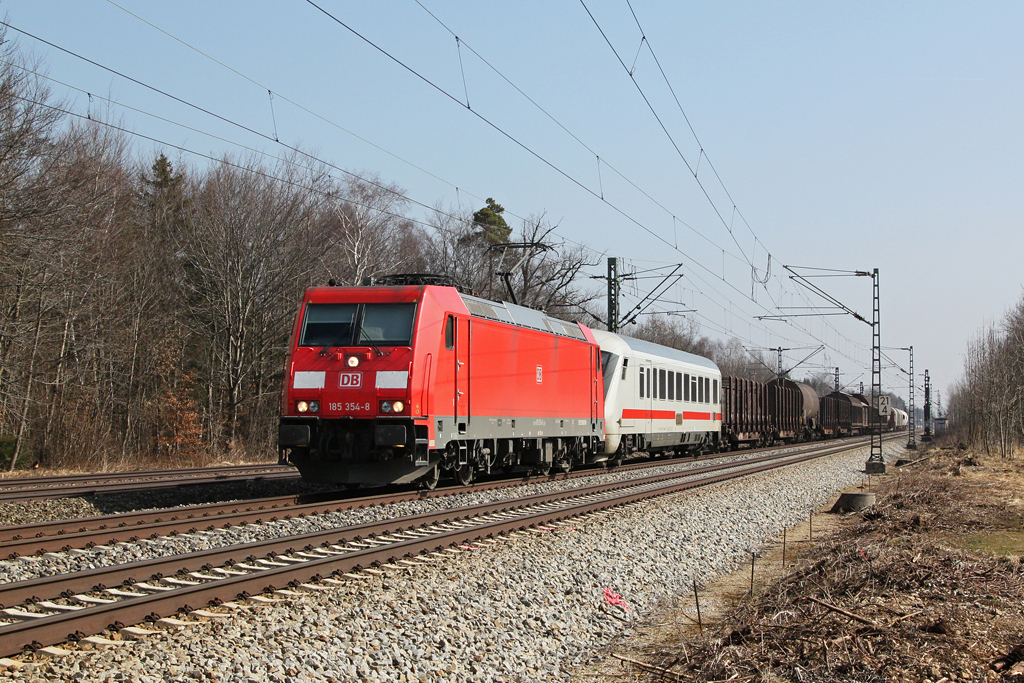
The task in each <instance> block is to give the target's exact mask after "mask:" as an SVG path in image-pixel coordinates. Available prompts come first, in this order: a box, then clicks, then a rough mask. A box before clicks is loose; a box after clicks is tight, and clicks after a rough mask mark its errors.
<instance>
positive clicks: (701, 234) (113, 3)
mask: <svg viewBox="0 0 1024 683" xmlns="http://www.w3.org/2000/svg"><path fill="white" fill-rule="evenodd" d="M108 2H110V3H111V4H112V5H114V6H115V7H119V8H120V9H122V10H124V8H122V7H121V6H120V5H117V3H115V2H113V0H108ZM310 4H313V5H314V6H316V5H315V4H314V3H310ZM418 4H420V6H421V7H423V5H422V3H418ZM423 9H424V10H426V8H425V7H424V8H423ZM124 11H125V12H127V13H128V14H130V15H131V16H134V17H136V18H137V19H139V20H140V21H143V22H144V23H147V24H148V25H150V26H152V27H153V28H155V29H157V30H159V31H161V32H162V33H164V34H166V35H168V36H169V37H171V38H173V39H174V40H176V41H178V42H180V43H182V44H183V45H186V46H187V47H189V48H190V49H193V50H195V51H196V52H198V53H200V54H202V55H204V56H206V57H207V58H209V59H211V60H213V61H215V62H217V63H218V64H221V65H222V66H224V67H225V68H227V69H229V70H231V71H232V72H234V73H236V74H238V75H240V76H242V77H243V78H246V79H247V80H249V81H250V82H253V83H255V82H256V81H254V80H253V79H251V78H249V77H248V76H245V75H244V74H241V72H239V71H237V70H236V69H233V68H231V67H229V66H227V65H224V64H223V63H222V62H219V61H218V60H215V59H214V58H212V57H210V56H209V55H206V53H204V52H202V51H200V50H198V49H197V48H194V47H192V46H191V45H189V44H188V43H185V42H184V41H182V40H181V39H179V38H177V37H175V36H173V35H171V34H170V33H168V32H166V31H164V30H163V29H161V28H159V27H157V26H155V25H154V24H152V23H151V22H148V21H146V20H145V19H142V18H141V17H138V15H135V14H133V13H131V12H130V11H128V10H124ZM426 11H427V12H428V13H429V10H426ZM431 16H434V15H433V14H431ZM434 18H435V20H437V18H436V16H435V17H434ZM438 21H439V20H438ZM439 23H441V24H442V26H444V24H443V22H440V21H439ZM445 28H446V29H447V26H445ZM448 30H449V31H450V29H448ZM452 35H453V36H455V34H454V32H452ZM360 37H361V36H360ZM455 37H456V38H458V36H455ZM364 40H365V39H364ZM459 45H460V46H461V45H465V41H460V43H459ZM375 47H376V46H375ZM466 47H467V49H469V50H471V51H472V52H473V53H474V54H475V55H477V56H478V58H480V59H481V60H482V61H483V62H484V63H485V64H488V66H489V67H491V68H492V69H494V67H493V66H491V65H490V64H489V62H487V61H486V60H485V59H483V58H482V57H481V56H480V55H479V53H477V52H476V51H475V50H473V49H472V47H471V46H468V45H466ZM378 49H379V48H378ZM460 59H461V52H460ZM403 66H404V65H403ZM406 68H408V67H406ZM494 70H495V72H496V73H498V74H499V76H501V77H502V78H503V79H505V80H506V81H507V82H509V83H510V84H511V85H512V86H513V87H514V88H516V90H517V91H519V92H520V93H522V94H523V96H524V97H526V98H527V99H528V100H529V101H531V102H533V103H534V105H535V106H537V107H538V108H539V109H541V111H544V110H543V109H542V108H540V107H539V105H537V104H536V103H535V102H534V101H533V100H532V99H530V98H529V97H528V96H526V94H525V93H523V92H522V90H521V89H519V88H518V87H517V86H515V84H512V83H511V81H508V79H507V78H505V77H504V76H503V75H502V74H501V73H500V72H498V71H497V70H496V69H494ZM435 87H436V86H435ZM449 97H452V96H450V95H449ZM452 99H455V98H452ZM455 101H458V100H455ZM289 102H292V104H294V105H295V106H297V107H299V108H300V109H302V110H304V111H307V112H310V113H312V114H314V115H315V116H318V117H319V118H321V119H323V120H327V119H325V118H324V117H322V116H320V115H318V114H315V113H314V112H311V111H310V110H308V109H307V108H305V107H302V106H301V105H299V104H298V103H295V102H293V101H291V100H289ZM544 113H545V114H546V115H548V116H549V118H552V120H554V119H553V117H550V115H549V114H547V112H546V111H545V112H544ZM328 122H329V123H331V124H332V125H335V126H336V127H338V128H339V129H340V130H343V131H345V132H347V133H349V134H352V133H351V132H350V131H347V130H346V129H344V128H342V127H340V126H337V124H336V123H334V122H330V121H329V120H328ZM556 123H558V122H557V121H556ZM558 125H559V126H561V124H560V123H558ZM561 127H562V128H563V129H565V127H564V126H561ZM565 130H566V132H568V133H569V134H570V135H572V133H571V132H570V131H568V129H565ZM352 135H355V134H352ZM572 136H573V137H574V138H575V139H577V141H579V142H580V144H583V143H582V141H580V140H579V138H578V137H576V136H575V135H572ZM355 137H357V138H358V139H361V140H365V139H364V138H361V137H360V136H355ZM366 142H368V144H371V145H373V143H369V141H366ZM373 146H374V147H375V148H377V149H381V150H382V151H385V152H386V153H388V154H390V155H391V156H393V157H395V158H397V159H400V160H402V161H405V160H404V159H402V158H401V157H398V156H397V155H394V154H393V153H390V152H387V150H384V149H383V148H381V147H379V146H377V145H373ZM709 161H710V160H709ZM406 163H409V162H406ZM410 165H412V164H410ZM605 165H606V166H608V167H609V168H610V169H611V170H613V171H615V172H616V173H618V172H617V171H616V170H615V169H614V168H613V167H611V166H610V165H609V164H608V163H607V162H605ZM413 166H414V167H415V165H413ZM416 168H419V167H416ZM419 170H423V169H419ZM424 172H426V173H427V174H428V175H431V176H432V177H435V178H438V177H437V176H436V175H434V174H431V173H429V171H424ZM618 175H620V176H621V177H623V178H625V177H624V176H622V174H621V173H618ZM626 181H627V182H629V183H630V184H631V185H633V186H634V187H637V186H636V185H635V183H633V182H632V181H630V180H629V179H628V178H626ZM442 182H446V181H442ZM448 184H449V185H451V186H454V187H456V188H457V187H458V186H455V185H453V184H452V183H448ZM637 189H640V188H638V187H637ZM457 191H458V190H457ZM640 191H641V192H642V193H643V194H645V196H648V198H650V199H651V200H652V201H655V203H657V202H656V200H654V199H653V197H650V195H648V194H647V193H646V192H644V191H643V190H642V189H640ZM591 193H592V192H591ZM467 194H469V193H467ZM592 194H593V193H592ZM602 194H603V193H602ZM477 199H479V198H477ZM606 203H607V202H606ZM659 206H662V205H660V204H659ZM613 208H614V209H615V210H618V209H617V207H613ZM662 208H665V207H663V206H662ZM510 213H511V212H510ZM620 213H622V212H621V211H620ZM512 215H514V214H512ZM740 216H741V219H743V220H744V221H745V218H743V216H742V214H740ZM675 220H676V217H675V216H674V215H673V225H674V222H675ZM634 222H636V221H634ZM679 222H682V223H683V224H684V225H686V227H688V229H690V230H691V231H694V232H695V233H696V234H698V235H699V236H701V237H702V238H704V239H708V238H707V237H706V236H705V235H703V233H700V232H699V231H696V230H695V229H694V228H693V227H692V226H690V225H688V224H687V223H685V222H684V221H679ZM636 223H637V224H638V225H640V224H639V223H638V222H636ZM640 227H642V228H644V229H645V230H647V231H648V232H651V234H652V235H654V233H653V232H652V231H650V230H649V229H647V228H646V227H645V226H643V225H640ZM748 227H749V226H748ZM654 236H656V237H658V238H659V239H661V238H660V236H657V235H654ZM567 241H570V242H572V240H567ZM662 241H663V242H666V241H665V240H664V239H662ZM666 243H667V242H666ZM711 243H712V244H714V242H713V241H711ZM577 244H578V243H577ZM677 244H678V243H677V242H676V244H674V245H672V246H673V247H674V248H676V249H677V250H678V246H677ZM581 246H582V245H581ZM716 246H717V245H716ZM588 249H589V248H588ZM589 250H590V251H593V252H595V253H597V252H596V250H593V249H589ZM722 251H723V253H725V252H726V250H724V249H723V250H722ZM729 255H730V256H733V255H732V254H731V253H730V254H729ZM684 256H686V257H687V258H689V257H688V255H686V254H684ZM733 257H734V256H733ZM734 258H735V257H734ZM698 265H701V264H698ZM709 272H710V271H709ZM754 273H755V277H756V268H755V269H754ZM712 275H714V274H713V273H712ZM718 279H721V280H722V281H726V282H727V280H726V278H725V273H723V276H722V277H721V278H718ZM727 284H729V286H730V287H731V288H732V289H734V290H736V287H735V286H733V285H732V284H731V283H727ZM736 291H737V292H738V293H740V294H741V295H742V292H739V290H736ZM769 296H770V295H769ZM797 329H801V331H803V332H804V333H805V334H810V332H809V331H808V330H805V329H802V328H799V327H798V326H797ZM765 332H766V333H767V332H768V330H767V329H765ZM773 334H774V333H773Z"/></svg>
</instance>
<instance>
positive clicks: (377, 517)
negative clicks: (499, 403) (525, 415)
mask: <svg viewBox="0 0 1024 683" xmlns="http://www.w3.org/2000/svg"><path fill="white" fill-rule="evenodd" d="M795 450H796V449H793V448H788V449H784V450H780V451H777V453H780V454H785V453H788V452H790V451H795ZM758 455H760V454H758ZM751 457H752V456H751V455H750V454H743V453H739V454H735V455H727V456H722V457H719V458H715V459H714V461H713V462H715V463H731V462H734V463H736V464H737V465H741V464H742V463H743V461H745V460H747V459H749V458H751ZM707 464H709V461H707V460H700V461H695V460H675V461H670V464H666V465H664V466H661V467H654V468H646V469H642V470H612V471H608V472H601V471H600V470H596V471H595V474H594V476H592V477H581V478H577V479H566V480H558V481H548V482H542V483H534V484H526V485H523V486H513V487H508V488H504V489H493V490H490V491H484V490H480V491H469V492H466V493H459V494H453V495H450V496H443V497H438V498H426V499H422V500H411V501H405V502H401V503H395V504H391V505H377V506H372V507H365V508H357V509H353V510H344V511H339V512H329V513H324V514H319V515H310V516H306V517H293V518H291V519H278V520H276V521H265V522H262V523H258V524H256V523H254V524H247V525H244V526H233V527H228V528H222V529H211V530H204V531H200V532H198V533H195V534H180V535H177V536H164V537H160V538H156V539H143V540H141V541H139V542H133V543H118V544H115V545H113V546H105V545H102V546H96V547H94V548H90V549H87V550H74V551H72V552H69V553H48V554H47V555H45V556H43V557H20V558H17V559H15V560H0V583H13V582H15V581H27V580H29V579H35V578H40V577H44V576H56V575H58V574H70V573H73V572H81V571H88V570H90V569H96V568H98V567H110V566H114V565H119V564H127V563H130V562H141V561H143V560H148V559H153V558H157V557H167V556H170V555H183V554H186V553H195V552H200V551H203V550H209V549H212V548H222V547H227V546H231V545H239V544H243V543H253V542H256V541H266V540H271V539H275V538H285V537H290V536H298V535H301V534H308V533H313V532H317V531H326V530H329V529H339V528H343V527H348V526H354V525H359V524H367V523H371V522H380V521H383V520H387V519H394V518H396V517H404V516H408V515H417V514H422V513H425V512H436V511H440V510H454V509H457V508H459V507H465V506H470V505H479V504H482V503H493V502H499V501H503V500H509V501H512V500H515V499H517V498H521V497H523V496H530V495H536V494H541V493H552V492H556V491H570V490H573V489H577V488H583V487H587V486H592V485H595V484H598V483H607V482H621V481H629V480H632V479H640V478H643V477H647V476H651V475H654V474H663V473H668V472H684V471H686V470H690V469H696V468H699V467H703V466H705V465H707ZM353 502H355V503H358V501H353ZM279 514H287V512H281V513H279ZM268 515H269V516H271V517H273V516H275V515H274V513H268ZM214 521H215V520H210V522H209V523H211V524H212V523H213V522H214Z"/></svg>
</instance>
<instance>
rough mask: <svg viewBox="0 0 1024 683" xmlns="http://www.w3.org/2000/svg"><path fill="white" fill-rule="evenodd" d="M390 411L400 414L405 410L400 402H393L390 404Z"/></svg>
mask: <svg viewBox="0 0 1024 683" xmlns="http://www.w3.org/2000/svg"><path fill="white" fill-rule="evenodd" d="M391 409H392V410H394V411H395V412H396V413H400V412H402V411H403V410H405V404H404V403H402V402H401V401H395V402H394V403H392V404H391Z"/></svg>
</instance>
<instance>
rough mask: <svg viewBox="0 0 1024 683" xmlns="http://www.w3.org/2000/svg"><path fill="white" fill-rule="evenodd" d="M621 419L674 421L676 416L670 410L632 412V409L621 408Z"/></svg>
mask: <svg viewBox="0 0 1024 683" xmlns="http://www.w3.org/2000/svg"><path fill="white" fill-rule="evenodd" d="M622 417H624V418H630V417H633V418H637V417H638V418H640V419H642V420H674V419H676V414H675V412H674V411H671V410H634V409H632V408H623V409H622Z"/></svg>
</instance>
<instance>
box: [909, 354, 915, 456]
mask: <svg viewBox="0 0 1024 683" xmlns="http://www.w3.org/2000/svg"><path fill="white" fill-rule="evenodd" d="M915 410H916V408H915V407H914V347H913V346H911V347H910V415H909V418H908V419H907V429H908V430H909V431H910V438H909V439H908V440H907V450H908V451H916V450H917V435H916V434H914V430H915V429H917V421H916V419H915V418H914V411H915Z"/></svg>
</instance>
